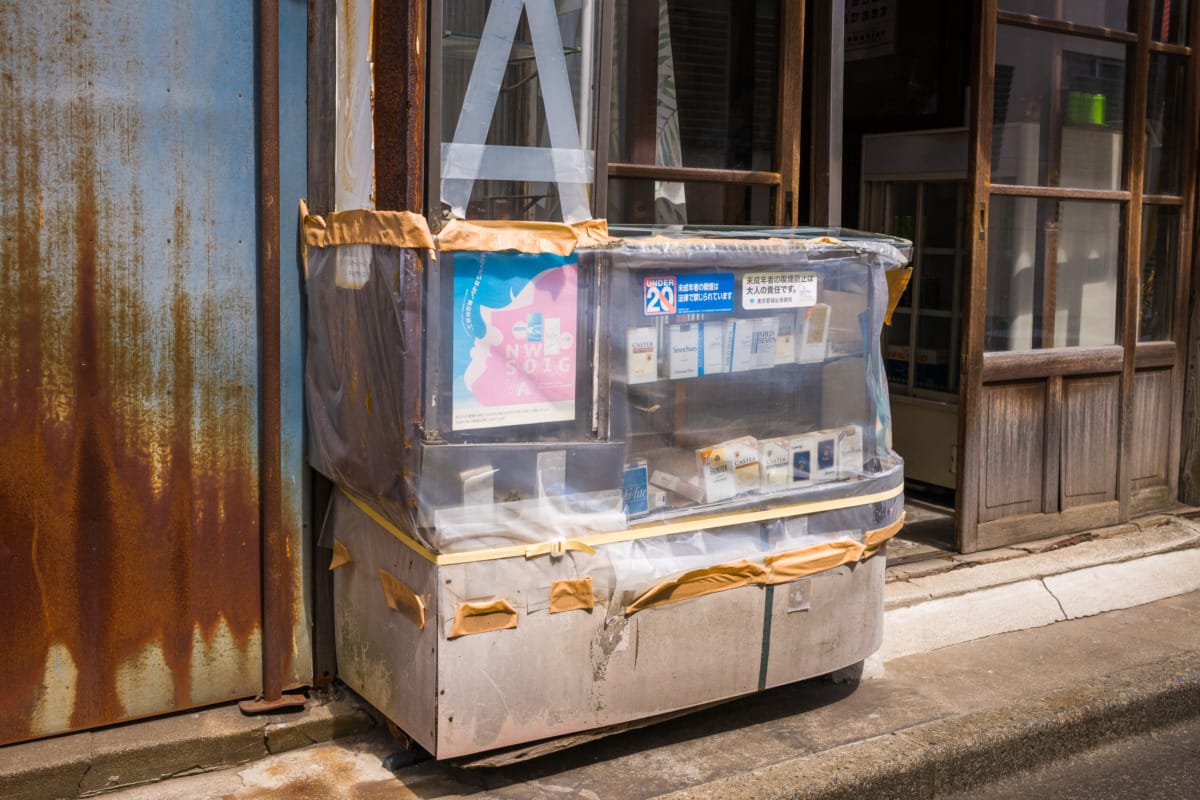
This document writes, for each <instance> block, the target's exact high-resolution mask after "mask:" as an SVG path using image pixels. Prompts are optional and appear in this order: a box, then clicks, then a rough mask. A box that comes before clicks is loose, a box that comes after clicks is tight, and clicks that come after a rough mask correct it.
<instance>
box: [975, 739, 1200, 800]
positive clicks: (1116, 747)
mask: <svg viewBox="0 0 1200 800" xmlns="http://www.w3.org/2000/svg"><path fill="white" fill-rule="evenodd" d="M967 797H969V798H971V800H1018V798H1019V799H1020V800H1029V798H1038V800H1077V799H1078V800H1110V799H1111V800H1117V799H1118V798H1119V799H1120V800H1196V798H1200V719H1193V720H1191V721H1190V722H1184V723H1181V724H1180V725H1177V726H1175V727H1173V728H1164V729H1163V730H1161V731H1156V732H1155V733H1152V734H1149V735H1146V736H1141V737H1137V738H1132V739H1125V740H1122V741H1119V742H1117V743H1115V744H1111V745H1108V746H1106V747H1101V748H1098V749H1096V750H1092V751H1090V752H1088V753H1084V754H1083V755H1079V756H1076V757H1075V758H1072V759H1068V760H1067V761H1059V762H1056V763H1054V764H1050V765H1048V766H1046V767H1043V768H1041V769H1039V770H1034V771H1032V772H1029V773H1026V774H1024V775H1018V776H1014V777H1013V778H1009V779H1008V780H1005V781H1003V782H1001V783H997V784H992V785H990V786H983V787H979V788H976V789H974V790H973V791H971V792H969V793H967V794H965V795H961V796H960V798H963V800H965V798H967Z"/></svg>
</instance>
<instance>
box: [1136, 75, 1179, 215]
mask: <svg viewBox="0 0 1200 800" xmlns="http://www.w3.org/2000/svg"><path fill="white" fill-rule="evenodd" d="M1186 134H1187V60H1186V59H1183V58H1176V57H1171V56H1164V55H1153V54H1151V56H1150V79H1149V82H1148V90H1147V93H1146V178H1145V187H1144V188H1145V192H1146V194H1179V193H1180V191H1181V190H1182V187H1181V186H1180V183H1179V180H1180V174H1181V172H1182V171H1183V138H1184V136H1185V135H1186Z"/></svg>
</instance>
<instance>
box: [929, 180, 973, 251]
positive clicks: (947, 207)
mask: <svg viewBox="0 0 1200 800" xmlns="http://www.w3.org/2000/svg"><path fill="white" fill-rule="evenodd" d="M961 187H962V184H961V183H959V182H956V181H944V182H933V183H927V184H925V197H924V199H923V202H922V209H921V212H922V234H923V239H924V241H923V242H922V246H923V247H925V248H938V249H942V248H945V249H949V248H953V247H956V246H957V244H958V232H959V229H960V228H961V227H962V222H963V218H962V215H963V208H962V202H961V201H962V197H961V194H960V190H961Z"/></svg>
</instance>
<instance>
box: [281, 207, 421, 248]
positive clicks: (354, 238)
mask: <svg viewBox="0 0 1200 800" xmlns="http://www.w3.org/2000/svg"><path fill="white" fill-rule="evenodd" d="M300 203H301V206H300V214H301V217H302V219H303V226H304V227H303V234H304V244H306V245H308V246H309V247H332V246H334V245H344V244H375V245H383V246H386V247H407V248H409V249H412V250H432V249H433V234H431V233H430V232H429V226H428V225H427V224H426V223H425V218H424V217H422V216H421V215H420V214H414V213H412V212H411V211H371V210H370V209H365V208H362V209H354V210H352V211H335V212H333V213H332V214H329V215H328V216H325V217H321V216H318V215H316V214H309V213H308V208H307V206H305V205H304V201H303V200H301V201H300Z"/></svg>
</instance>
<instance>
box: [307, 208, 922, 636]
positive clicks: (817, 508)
mask: <svg viewBox="0 0 1200 800" xmlns="http://www.w3.org/2000/svg"><path fill="white" fill-rule="evenodd" d="M356 213H364V212H356ZM366 213H369V212H366ZM339 230H343V231H347V232H348V233H346V234H345V236H343V239H341V240H338V241H340V242H341V243H340V244H328V243H327V240H319V241H321V242H322V243H323V244H324V246H310V248H309V253H308V264H309V268H308V269H309V273H308V274H309V277H308V295H309V340H308V345H309V347H308V376H307V381H308V383H307V385H308V391H309V402H308V407H309V421H310V432H311V433H310V435H311V448H310V450H311V458H312V463H313V465H314V467H316V468H317V469H318V470H320V471H321V472H323V473H324V474H326V475H327V476H329V477H330V479H332V480H333V481H334V482H335V483H336V484H338V486H339V487H340V490H341V492H340V493H339V500H338V502H339V503H341V504H342V505H346V504H348V503H349V504H353V505H356V506H357V508H358V509H359V511H361V512H362V513H366V514H368V515H369V516H371V517H373V518H374V519H375V521H376V522H377V523H378V524H379V525H380V526H381V527H382V528H383V529H385V530H386V531H390V532H391V534H392V535H393V536H395V537H396V538H398V539H400V540H401V541H402V542H404V543H405V544H406V545H407V546H408V547H410V548H411V549H413V550H415V551H416V552H417V553H418V554H419V555H420V556H421V557H422V558H424V559H426V560H428V561H432V562H433V563H435V564H439V565H451V564H456V565H462V564H468V565H472V570H471V571H470V572H469V574H470V578H469V580H467V581H466V582H465V583H463V582H460V583H456V584H454V586H453V587H451V588H446V589H442V590H440V591H443V592H444V593H446V597H445V598H444V600H445V602H443V603H442V605H441V607H440V609H441V610H440V611H439V612H438V613H439V615H440V620H441V623H440V624H442V625H444V626H453V625H454V624H455V621H456V620H457V622H458V624H459V625H460V626H461V625H462V624H464V623H463V618H462V613H466V612H462V610H461V609H458V610H456V608H457V606H456V605H455V604H456V603H457V604H462V603H476V604H478V603H483V605H481V606H478V608H476V607H475V606H472V607H471V608H472V609H474V611H471V613H480V614H482V613H485V612H486V613H499V612H495V610H494V608H493V606H492V605H489V603H491V602H492V600H493V599H495V600H497V601H498V600H500V599H503V600H506V601H507V602H506V604H504V605H503V606H500V605H496V606H495V608H503V609H504V613H505V614H508V613H509V612H508V609H509V608H510V607H511V608H512V609H514V610H515V613H516V614H517V617H518V618H519V617H520V615H522V614H524V613H536V612H540V611H544V610H547V609H548V608H550V603H551V601H550V599H549V598H550V597H551V595H552V594H554V596H555V597H557V598H559V600H558V601H556V602H558V603H559V606H558V608H564V607H574V606H578V605H579V604H580V603H584V602H585V601H584V600H580V597H584V598H588V597H593V596H594V599H595V602H596V604H597V606H603V607H604V608H606V609H607V611H608V613H611V614H629V613H642V612H643V611H648V610H650V609H653V608H654V607H655V606H656V605H660V604H662V603H666V602H676V601H678V600H681V599H688V598H690V597H694V596H697V595H698V594H702V593H707V592H711V591H717V590H722V589H724V588H732V587H736V586H740V585H748V584H750V585H767V584H772V583H778V582H783V581H788V580H794V579H796V578H797V577H798V576H804V575H807V574H811V573H813V572H815V571H822V570H827V569H831V568H833V567H836V566H842V565H850V566H851V567H853V565H854V564H855V563H857V562H858V561H859V560H861V559H863V558H869V557H870V556H871V555H872V554H873V553H874V552H876V551H877V550H878V548H879V546H881V544H882V543H883V542H884V541H885V540H886V539H887V538H888V537H890V536H891V535H894V532H895V530H897V529H898V527H899V524H900V521H901V519H902V514H903V495H902V490H903V468H902V463H901V460H900V458H899V457H898V456H896V454H895V453H893V452H891V451H890V449H889V448H888V444H887V443H888V442H889V441H890V431H889V426H890V416H889V415H888V413H887V405H888V397H887V383H886V381H885V380H884V379H883V363H882V360H881V358H880V354H879V337H880V333H881V329H882V325H883V320H884V316H885V313H886V311H887V305H888V282H887V280H886V277H885V272H886V271H888V270H893V269H900V268H902V267H903V266H904V265H905V263H906V261H907V257H908V243H907V242H904V241H903V240H897V239H890V238H886V237H871V236H868V235H866V234H856V233H854V232H849V231H808V230H802V229H801V230H795V229H786V230H785V229H767V230H746V229H737V230H734V229H722V230H701V229H683V230H680V229H670V230H668V229H665V228H662V229H655V228H645V229H615V230H612V231H610V233H611V237H610V238H608V240H607V241H604V240H601V241H604V243H602V244H600V245H599V246H590V242H591V241H594V240H589V246H587V247H583V246H576V244H577V241H578V239H577V237H578V236H579V233H578V232H577V231H576V229H573V228H571V227H569V226H566V225H555V224H551V223H536V224H535V223H506V224H491V225H475V226H472V225H470V224H467V223H454V226H453V227H450V228H447V229H446V231H445V232H444V239H443V241H442V245H441V247H439V248H438V250H437V253H436V257H431V256H430V255H429V254H428V253H427V252H426V251H425V250H423V249H422V248H421V247H419V246H417V247H403V246H393V245H392V244H389V245H386V246H385V245H380V244H371V245H369V247H370V253H371V257H370V259H369V276H368V277H367V279H366V281H365V282H363V283H361V285H359V284H358V283H357V282H356V283H355V284H353V285H341V284H340V283H339V281H338V279H337V271H336V268H335V266H336V251H337V249H338V247H340V246H346V245H353V244H361V242H355V241H352V240H353V239H354V233H353V232H354V231H359V230H370V227H369V226H364V225H362V224H359V225H356V226H344V227H343V228H339ZM312 241H318V239H317V238H313V239H312ZM373 241H380V238H379V237H378V236H375V237H374V239H373ZM386 241H388V242H392V243H394V240H393V239H386ZM342 513H348V512H346V511H343V512H342ZM355 513H358V512H355ZM484 565H486V566H484ZM552 590H553V591H552ZM493 595H495V598H493V597H492V596H493ZM564 597H567V598H568V600H566V601H564V600H563V599H562V598H564ZM485 601H486V602H485ZM572 604H574V605H572ZM480 609H482V611H481V610H480ZM489 609H491V610H489ZM468 611H470V609H468ZM456 615H457V616H456ZM502 621H503V622H504V624H506V625H507V624H508V622H509V620H508V618H507V617H505V618H504V620H502ZM476 622H478V621H476ZM478 624H483V623H482V622H479V623H478ZM457 635H461V630H460V631H459V633H458V634H456V636H457Z"/></svg>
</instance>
